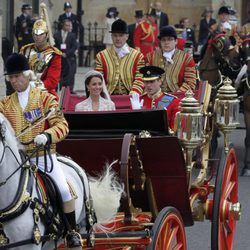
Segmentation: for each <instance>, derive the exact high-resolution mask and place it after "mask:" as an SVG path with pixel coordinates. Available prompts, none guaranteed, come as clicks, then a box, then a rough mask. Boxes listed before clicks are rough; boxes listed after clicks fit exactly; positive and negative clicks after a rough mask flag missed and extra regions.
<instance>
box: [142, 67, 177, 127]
mask: <svg viewBox="0 0 250 250" xmlns="http://www.w3.org/2000/svg"><path fill="white" fill-rule="evenodd" d="M140 73H142V74H143V80H144V86H145V92H146V94H144V95H142V96H141V99H142V100H143V108H145V109H166V110H167V118H168V126H169V127H170V128H171V129H172V130H175V115H176V113H177V112H178V111H180V108H179V105H180V100H179V99H178V98H177V97H175V96H174V95H170V94H168V93H165V92H162V90H161V84H162V80H161V76H162V74H164V73H165V72H164V70H163V69H162V68H159V67H156V66H145V67H143V68H141V69H140Z"/></svg>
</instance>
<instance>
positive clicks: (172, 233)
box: [147, 207, 187, 250]
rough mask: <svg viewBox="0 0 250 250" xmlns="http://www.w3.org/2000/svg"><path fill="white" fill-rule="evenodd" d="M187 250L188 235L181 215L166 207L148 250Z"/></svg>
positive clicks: (158, 221) (156, 225)
mask: <svg viewBox="0 0 250 250" xmlns="http://www.w3.org/2000/svg"><path fill="white" fill-rule="evenodd" d="M163 249H164V250H173V249H175V250H177V249H178V250H186V249H187V245H186V235H185V229H184V225H183V221H182V219H181V216H180V213H179V212H178V210H177V209H175V208H174V207H165V208H163V209H162V210H161V212H160V213H159V214H158V216H157V218H156V220H155V223H154V226H153V228H152V242H151V244H150V245H149V246H148V247H147V250H163Z"/></svg>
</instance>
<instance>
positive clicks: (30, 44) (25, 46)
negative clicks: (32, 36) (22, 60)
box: [20, 43, 35, 54]
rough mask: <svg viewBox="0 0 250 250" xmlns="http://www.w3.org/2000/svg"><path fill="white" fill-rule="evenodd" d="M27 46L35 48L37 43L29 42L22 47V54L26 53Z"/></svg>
mask: <svg viewBox="0 0 250 250" xmlns="http://www.w3.org/2000/svg"><path fill="white" fill-rule="evenodd" d="M27 48H35V43H28V44H26V45H24V46H23V47H22V48H21V49H20V54H24V52H25V51H26V49H27Z"/></svg>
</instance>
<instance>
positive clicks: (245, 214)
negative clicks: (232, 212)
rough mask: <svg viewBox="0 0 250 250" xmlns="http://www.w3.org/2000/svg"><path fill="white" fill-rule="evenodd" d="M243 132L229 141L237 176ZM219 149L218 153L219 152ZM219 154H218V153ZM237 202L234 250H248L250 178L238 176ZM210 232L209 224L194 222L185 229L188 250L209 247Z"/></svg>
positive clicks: (241, 117) (241, 153) (249, 236)
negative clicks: (234, 159)
mask: <svg viewBox="0 0 250 250" xmlns="http://www.w3.org/2000/svg"><path fill="white" fill-rule="evenodd" d="M240 121H241V126H244V124H243V116H242V114H241V115H240ZM244 136H245V131H244V130H235V131H234V132H233V133H232V136H231V141H232V142H233V144H234V146H235V148H236V153H237V157H238V162H239V165H238V169H239V174H240V172H241V169H242V168H243V157H244ZM222 139H223V136H222V137H221V138H220V145H221V144H222ZM221 149H222V147H220V149H219V151H221ZM218 154H219V152H218ZM239 201H240V203H241V205H242V216H241V220H240V221H238V222H237V225H236V234H235V242H234V249H235V250H249V249H250V233H249V227H250V226H249V225H250V177H242V176H239ZM210 230H211V223H210V222H209V221H205V222H195V225H194V226H192V227H190V228H186V233H187V243H188V250H201V249H202V250H205V249H211V247H210V242H211V240H210Z"/></svg>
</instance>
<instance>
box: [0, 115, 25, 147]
mask: <svg viewBox="0 0 250 250" xmlns="http://www.w3.org/2000/svg"><path fill="white" fill-rule="evenodd" d="M0 133H2V135H3V136H4V137H5V140H6V142H7V144H8V145H9V146H10V148H15V147H17V150H18V149H23V148H24V147H23V146H22V144H21V143H20V141H19V140H18V139H17V137H16V135H15V131H14V129H13V127H12V126H11V124H10V122H9V120H8V119H7V118H6V117H5V116H4V114H3V113H0Z"/></svg>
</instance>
